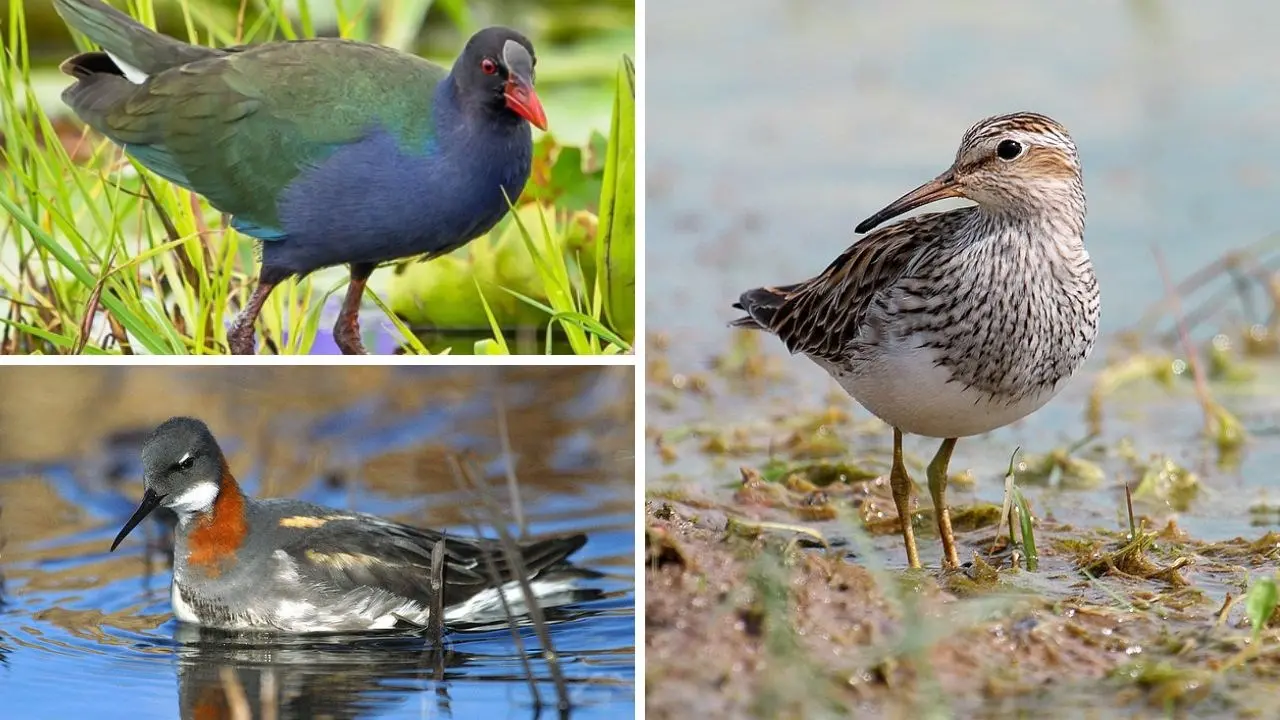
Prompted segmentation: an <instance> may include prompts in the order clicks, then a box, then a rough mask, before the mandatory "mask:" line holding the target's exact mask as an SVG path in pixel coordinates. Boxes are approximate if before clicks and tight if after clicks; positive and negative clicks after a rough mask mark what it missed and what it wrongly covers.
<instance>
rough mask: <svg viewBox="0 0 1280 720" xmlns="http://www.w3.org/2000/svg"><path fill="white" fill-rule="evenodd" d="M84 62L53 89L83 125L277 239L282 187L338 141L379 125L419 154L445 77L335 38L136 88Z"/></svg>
mask: <svg viewBox="0 0 1280 720" xmlns="http://www.w3.org/2000/svg"><path fill="white" fill-rule="evenodd" d="M91 70H92V68H84V72H73V74H76V75H77V77H79V78H80V82H78V83H77V84H76V85H75V86H73V87H71V88H69V89H68V91H67V92H66V93H65V94H64V98H65V99H66V100H67V102H68V103H69V104H70V105H71V106H72V108H73V109H74V110H75V111H76V113H77V114H78V115H79V116H80V117H81V118H82V119H84V120H85V122H87V123H88V124H89V125H90V126H92V127H93V128H94V129H96V130H98V131H100V132H102V133H103V134H104V135H106V136H107V137H109V138H111V139H112V140H113V141H115V142H117V143H120V144H122V145H125V146H126V148H127V149H128V150H129V151H130V153H131V154H132V155H133V156H134V157H135V158H137V159H138V161H139V162H141V163H142V164H143V165H145V166H147V167H149V168H151V169H153V170H154V171H155V172H157V173H158V174H160V175H162V176H163V177H166V178H168V179H169V180H172V181H173V182H175V183H178V184H180V185H182V186H184V187H187V188H188V189H190V190H193V191H195V192H197V193H199V194H201V195H204V196H205V197H207V198H208V199H209V201H210V202H211V203H212V204H213V205H214V206H215V207H217V208H218V209H219V210H222V211H224V212H227V213H230V214H232V215H234V216H236V218H237V220H238V221H239V222H240V223H241V224H242V225H243V226H244V227H245V228H246V232H250V234H255V235H257V236H258V237H260V238H261V239H264V240H270V239H276V238H278V237H283V233H282V232H280V216H279V207H278V201H279V199H280V195H281V194H282V191H283V190H284V189H285V188H286V187H287V186H288V185H289V184H290V183H291V182H292V181H293V180H294V178H296V177H297V176H298V175H299V173H301V172H302V171H303V170H304V169H306V168H309V167H313V166H316V165H318V164H320V163H321V162H323V161H324V160H325V159H326V158H328V157H329V156H330V155H332V154H333V153H334V152H335V151H337V150H338V149H340V148H341V147H343V146H344V145H348V144H351V143H355V142H358V141H359V140H361V139H363V138H365V137H367V136H368V135H369V134H370V133H371V132H373V131H375V130H384V131H386V132H389V133H390V134H391V135H392V136H393V137H394V138H395V139H396V140H397V142H398V143H400V144H401V145H402V146H403V147H404V148H405V149H406V151H409V152H425V151H426V149H427V147H428V146H429V143H430V142H431V140H432V133H433V125H432V115H431V102H432V98H433V95H434V92H435V88H436V86H437V85H438V84H439V82H440V80H441V79H443V78H444V77H445V75H446V71H445V70H444V68H441V67H440V66H438V65H435V64H432V63H429V62H427V61H425V60H422V59H421V58H417V57H414V56H412V55H407V54H404V53H399V52H396V51H394V50H391V49H390V48H384V47H381V46H377V45H369V44H364V43H356V42H349V41H345V40H335V39H319V40H304V41H298V42H287V43H270V44H266V45H259V46H251V47H243V48H234V49H232V50H229V51H222V52H219V53H218V54H216V55H214V56H212V57H206V58H203V59H200V60H196V61H194V62H189V63H186V64H183V65H180V66H177V67H174V68H171V69H168V70H165V71H163V72H161V73H158V74H156V75H153V76H151V77H150V78H148V79H147V81H146V82H144V83H143V84H141V85H134V84H132V83H130V82H128V81H127V80H126V79H125V78H123V77H120V76H119V75H115V74H111V73H93V72H91ZM255 229H256V230H258V232H253V230H255Z"/></svg>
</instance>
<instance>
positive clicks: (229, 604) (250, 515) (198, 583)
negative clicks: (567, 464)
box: [111, 417, 592, 633]
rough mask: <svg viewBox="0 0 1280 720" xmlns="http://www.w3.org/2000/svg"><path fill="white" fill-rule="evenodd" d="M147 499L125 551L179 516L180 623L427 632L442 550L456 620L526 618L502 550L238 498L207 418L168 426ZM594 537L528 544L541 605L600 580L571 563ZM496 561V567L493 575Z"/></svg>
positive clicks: (147, 481)
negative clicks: (157, 522) (436, 560)
mask: <svg viewBox="0 0 1280 720" xmlns="http://www.w3.org/2000/svg"><path fill="white" fill-rule="evenodd" d="M142 465H143V479H144V486H145V489H144V493H143V496H142V502H141V503H140V504H139V505H138V509H137V511H136V512H134V513H133V516H132V517H130V518H129V520H128V522H126V523H125V524H124V527H122V528H121V529H120V532H119V534H118V535H116V538H115V540H114V541H113V542H112V543H111V550H112V551H114V550H115V549H116V548H117V547H119V545H120V543H121V542H122V541H123V540H124V539H125V537H127V536H128V535H129V533H130V532H131V531H132V530H133V529H134V528H135V527H137V525H138V523H140V522H142V520H143V519H144V518H146V517H147V516H148V515H150V514H151V512H152V511H154V510H155V509H156V508H158V507H164V508H168V509H169V510H172V511H173V512H174V513H175V514H176V515H177V517H178V525H177V529H176V531H175V544H174V556H173V583H172V586H171V588H170V599H171V602H172V605H173V614H174V616H175V617H177V619H178V620H180V621H182V622H185V623H192V624H196V625H201V626H205V627H215V628H221V629H224V630H270V631H277V632H284V633H315V632H356V631H366V630H386V629H391V628H397V627H403V628H412V627H415V626H426V625H427V624H428V620H429V619H430V611H431V608H432V606H433V601H434V600H435V599H436V594H437V591H436V590H435V589H434V588H433V587H432V577H431V566H432V565H431V563H432V553H433V552H434V548H435V545H436V542H437V541H439V540H441V539H443V540H444V570H443V573H442V576H443V581H444V584H443V587H442V589H441V590H440V591H439V592H442V593H443V595H444V597H443V600H442V603H441V604H442V606H443V608H444V617H443V621H444V622H445V623H462V622H477V623H481V622H484V623H490V622H494V619H495V617H498V618H500V617H502V615H501V612H502V599H501V598H499V596H498V593H499V592H501V593H503V594H504V596H505V597H506V598H507V599H508V602H509V604H510V605H512V606H513V607H514V608H515V610H513V612H523V611H524V609H525V608H526V605H525V603H524V599H523V596H522V595H521V591H520V589H519V586H518V584H517V580H516V578H517V574H516V573H517V572H518V568H517V567H515V566H513V565H512V564H511V563H509V562H508V560H507V557H506V555H505V554H504V553H503V550H502V545H501V542H500V541H499V540H494V539H485V538H471V537H459V536H453V535H448V536H446V535H445V534H444V533H441V532H439V531H436V530H429V529H425V528H418V527H413V526H410V525H403V524H401V523H397V522H392V521H390V520H385V519H383V518H379V517H376V516H373V515H367V514H364V513H358V512H352V511H348V510H339V509H336V508H329V507H324V506H321V505H314V504H312V503H307V502H302V501H299V500H292V499H288V498H274V499H268V500H258V499H254V498H251V497H248V496H246V495H245V494H244V492H243V491H242V490H241V489H240V485H239V484H238V483H237V482H236V479H235V477H234V476H233V475H232V473H231V469H230V467H229V466H228V464H227V460H226V458H225V457H224V456H223V454H222V450H221V448H220V447H219V445H218V442H217V440H216V439H215V438H214V436H213V434H212V433H211V432H210V431H209V428H208V426H206V425H205V424H204V423H203V422H201V421H200V420H197V419H195V418H189V417H175V418H171V419H169V420H167V421H165V422H164V423H162V424H161V425H160V426H159V427H157V428H156V429H155V431H154V432H152V433H151V435H150V436H149V437H148V438H147V440H146V442H145V444H144V445H143V448H142ZM586 542H587V537H586V536H585V535H583V534H580V533H578V534H571V535H561V536H557V537H548V538H544V539H538V540H522V541H519V544H518V548H519V555H520V559H521V565H522V566H523V568H524V571H525V572H527V573H528V575H529V577H530V579H531V585H532V588H533V591H534V595H535V597H537V598H538V599H539V601H540V602H541V603H542V605H543V606H544V607H550V606H553V605H561V604H566V603H569V602H574V601H576V600H578V599H580V598H582V597H586V596H589V595H590V591H589V590H584V592H583V593H581V594H580V593H579V592H577V589H578V582H579V581H580V580H581V579H582V578H584V577H588V576H590V575H591V574H592V573H591V571H587V570H583V569H580V568H576V567H574V566H573V565H570V564H569V563H568V560H567V558H568V557H569V556H570V555H571V554H573V553H574V552H576V551H577V550H578V549H580V548H581V547H582V546H583V545H585V544H586ZM490 564H492V566H493V567H492V569H490Z"/></svg>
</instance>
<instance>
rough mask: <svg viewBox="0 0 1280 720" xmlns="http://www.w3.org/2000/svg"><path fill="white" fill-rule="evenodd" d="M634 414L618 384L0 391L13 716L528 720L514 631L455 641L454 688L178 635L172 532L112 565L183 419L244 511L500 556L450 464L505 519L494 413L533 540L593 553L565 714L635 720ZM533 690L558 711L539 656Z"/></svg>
mask: <svg viewBox="0 0 1280 720" xmlns="http://www.w3.org/2000/svg"><path fill="white" fill-rule="evenodd" d="M634 394H635V393H634V374H633V370H632V369H631V368H624V367H612V368H580V369H578V368H551V367H548V368H510V369H502V370H497V369H488V370H486V369H472V368H457V369H443V368H437V369H426V368H407V367H406V368H387V367H382V368H370V367H319V366H317V367H245V368H216V367H206V368H192V369H178V368H159V367H94V368H90V367H61V368H54V367H9V368H5V369H3V370H0V396H2V397H4V398H5V399H6V400H5V402H4V403H3V404H2V405H0V538H2V540H0V542H2V543H3V544H2V545H0V705H2V706H3V707H4V708H5V714H6V716H11V717H32V718H35V717H70V716H73V715H75V714H76V713H77V712H78V711H85V710H87V709H88V708H93V709H94V713H95V715H97V716H101V717H121V718H125V717H128V718H140V717H175V716H177V712H175V709H176V708H178V707H179V704H180V703H181V707H182V710H183V715H184V716H195V715H197V714H198V713H196V712H195V710H194V708H197V707H203V708H205V709H206V711H207V710H209V709H211V708H212V709H215V710H216V709H217V708H218V707H223V708H224V709H225V708H226V707H228V703H230V706H232V707H234V705H235V702H234V701H235V696H234V694H229V691H228V688H229V687H230V686H231V685H233V684H235V685H236V686H238V687H240V688H242V689H243V691H244V692H245V693H246V694H247V696H248V697H249V698H250V699H251V700H252V716H253V717H269V716H276V717H312V716H313V714H314V713H327V715H326V716H328V717H354V716H357V715H358V716H361V717H370V716H372V717H421V716H424V715H426V716H438V715H444V716H447V715H448V714H449V713H451V712H452V713H456V714H457V715H458V716H460V717H505V716H508V715H510V714H512V713H515V714H523V713H525V712H526V710H527V708H528V707H529V705H530V703H531V702H532V699H531V697H530V695H529V691H528V686H527V684H526V680H525V673H524V671H523V669H522V665H521V660H520V653H519V651H518V650H517V648H516V646H515V645H514V644H513V640H512V638H511V635H510V632H509V631H508V630H506V629H498V630H494V631H474V632H457V633H452V634H450V635H448V636H447V638H446V642H448V644H449V650H450V652H449V654H448V655H447V656H446V658H445V670H444V674H443V678H442V679H436V678H435V676H434V675H433V672H434V670H433V668H434V666H433V664H432V663H431V660H430V657H429V654H428V653H427V652H425V651H424V649H423V644H422V642H421V641H416V642H414V641H409V642H395V641H393V640H368V641H365V640H361V641H356V640H353V639H352V638H351V637H346V638H339V639H337V640H331V641H324V640H321V639H314V638H313V639H309V640H306V641H302V640H298V641H286V640H282V641H281V644H280V645H278V646H271V647H266V648H264V647H262V646H261V641H260V640H259V641H258V644H256V645H255V644H236V643H232V642H227V641H223V640H220V639H213V640H210V639H208V638H201V637H200V635H199V633H198V632H197V633H194V634H193V633H192V632H191V629H190V628H181V627H179V626H178V625H177V623H176V622H175V621H174V620H173V618H172V615H171V611H170V606H169V579H170V575H169V573H170V570H169V568H170V553H171V550H170V547H171V546H170V540H169V537H168V536H169V529H168V526H167V523H168V522H171V520H170V518H167V517H166V518H164V521H163V522H160V521H154V522H153V521H151V520H148V521H147V522H146V523H144V525H143V526H142V527H140V528H139V532H136V533H135V535H136V538H130V542H128V543H126V544H124V545H122V546H121V547H120V548H119V549H117V551H116V552H115V553H109V552H108V547H109V546H110V543H111V539H112V537H114V535H115V533H116V532H117V531H118V529H119V527H120V526H121V525H122V524H123V522H124V521H125V520H126V519H127V518H128V517H129V515H130V514H131V513H132V510H133V508H134V507H135V506H136V504H137V501H138V498H139V497H140V496H141V489H142V485H141V467H140V464H139V459H138V452H139V448H140V445H141V442H142V441H143V439H144V438H145V437H146V435H147V433H149V432H150V430H151V429H152V428H154V426H155V425H156V424H158V423H159V422H160V421H163V420H164V419H166V418H168V417H170V416H172V415H178V414H190V415H195V416H197V417H200V418H201V419H203V420H205V421H206V422H208V424H209V426H210V428H211V429H212V430H213V432H214V434H215V435H216V436H217V437H218V439H219V441H220V443H221V444H222V446H223V449H224V450H225V451H226V453H227V457H228V461H229V462H230V464H231V467H232V470H233V472H234V473H235V474H236V476H237V478H238V479H239V480H240V482H241V483H242V485H243V486H244V488H245V491H246V492H247V493H249V494H251V495H254V496H288V497H294V498H301V499H305V500H308V501H312V502H316V503H320V504H325V505H331V506H336V507H342V508H350V509H354V510H359V511H363V512H370V513H374V514H378V515H383V516H388V517H391V518H394V519H396V520H399V521H403V522H407V523H410V524H418V525H424V526H430V527H435V528H439V529H445V530H448V531H449V532H450V533H451V534H453V533H456V534H467V535H473V534H475V530H474V528H473V525H472V524H473V523H474V522H477V521H478V522H480V523H481V526H482V527H484V528H487V530H486V531H485V533H486V534H489V535H492V534H493V532H492V524H491V522H490V520H492V518H490V517H488V516H486V515H485V514H484V513H483V509H482V507H481V505H480V502H479V500H478V498H477V497H476V496H475V493H474V492H470V491H465V490H461V489H459V487H458V485H457V483H456V481H455V479H454V477H453V475H452V473H451V471H450V469H449V468H450V466H449V464H448V458H450V457H451V456H462V457H465V458H470V460H471V461H472V462H473V463H474V464H475V466H476V467H477V468H478V469H479V471H480V475H481V476H482V477H483V478H484V480H486V481H488V482H491V483H492V485H493V487H494V488H495V492H496V496H497V497H498V498H499V499H500V500H502V501H503V503H504V505H505V501H506V498H507V497H508V496H507V494H506V491H505V489H504V488H505V475H504V472H505V462H506V456H505V455H504V454H503V451H502V443H501V440H500V433H499V425H498V417H499V414H498V413H499V411H500V409H501V410H502V411H504V413H505V417H506V422H507V426H508V434H509V437H510V443H511V445H510V447H511V459H512V460H513V461H514V467H515V472H516V474H517V476H518V478H519V482H520V488H521V497H522V499H523V506H524V511H525V515H526V517H527V520H528V526H529V533H530V534H531V535H540V534H547V533H559V532H585V533H587V534H588V536H589V541H588V543H587V545H586V547H584V548H583V549H582V550H581V551H579V552H578V553H577V554H576V555H575V556H574V561H575V562H576V563H579V564H581V565H583V566H585V567H587V568H591V569H594V570H596V571H599V572H601V573H603V576H602V577H601V578H600V579H599V580H595V581H592V583H593V584H594V586H597V587H599V588H600V589H601V590H602V591H603V593H604V595H603V598H602V599H600V600H595V601H591V602H587V603H583V604H580V605H577V606H574V607H573V608H572V609H571V610H570V611H569V612H566V613H563V614H561V615H558V616H556V623H555V624H553V625H552V626H551V638H552V642H553V644H554V648H555V650H556V652H557V653H558V654H559V657H560V662H561V664H562V667H563V669H564V673H565V675H566V678H567V681H568V688H569V695H570V697H571V698H572V699H573V702H574V703H575V712H574V715H575V717H576V716H582V717H619V716H623V717H627V716H630V715H631V714H632V711H633V707H634V662H635V660H634V647H633V646H634V632H635V614H634V577H633V567H634V560H633V557H634V554H633V551H634V519H633V518H634V509H633V508H634V437H635V435H634V419H633V416H634V412H633V410H634ZM509 520H510V518H503V519H502V521H503V522H509ZM522 636H523V638H524V642H525V649H526V651H527V652H530V653H532V654H533V655H537V654H538V653H539V652H540V649H539V646H538V643H537V640H536V638H535V637H534V636H533V634H532V632H531V631H530V630H529V629H528V628H526V629H524V630H523V631H522ZM533 673H534V676H535V678H536V684H537V686H538V687H539V691H540V694H541V695H542V696H543V698H544V700H546V699H549V698H552V697H553V693H552V690H551V688H552V685H551V679H550V675H549V671H548V669H547V666H546V664H545V663H544V662H542V661H541V660H539V659H537V658H535V659H534V660H533ZM229 677H230V678H231V679H230V680H228V678H229ZM175 679H176V682H175ZM272 702H274V705H272V704H270V703H272ZM272 713H275V715H272ZM199 716H200V717H214V716H216V717H222V716H227V717H231V716H234V715H233V713H230V712H229V711H228V712H226V713H225V714H217V713H215V714H214V715H199ZM241 717H242V716H241Z"/></svg>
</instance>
